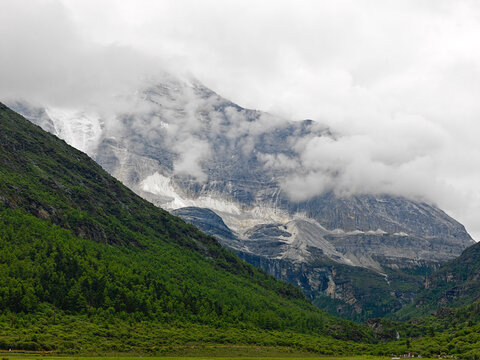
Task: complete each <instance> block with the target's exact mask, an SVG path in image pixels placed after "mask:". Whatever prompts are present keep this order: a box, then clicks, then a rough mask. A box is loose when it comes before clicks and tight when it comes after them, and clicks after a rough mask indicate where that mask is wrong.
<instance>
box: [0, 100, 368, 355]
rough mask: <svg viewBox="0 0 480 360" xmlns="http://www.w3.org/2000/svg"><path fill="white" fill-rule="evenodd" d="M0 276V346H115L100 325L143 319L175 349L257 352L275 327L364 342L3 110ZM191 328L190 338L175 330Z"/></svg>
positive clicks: (135, 337) (145, 338)
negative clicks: (233, 347) (235, 346)
mask: <svg viewBox="0 0 480 360" xmlns="http://www.w3.org/2000/svg"><path fill="white" fill-rule="evenodd" d="M0 275H1V276H0V309H1V311H2V312H1V314H0V321H1V323H2V329H3V330H2V332H1V333H0V341H1V343H0V344H1V345H2V347H9V346H13V347H24V348H25V347H28V348H32V349H41V348H47V349H48V348H55V347H57V348H61V349H63V350H65V349H77V350H79V349H80V348H81V347H83V346H88V347H89V348H90V349H92V348H93V349H95V348H109V349H112V343H115V346H117V344H118V343H122V340H121V338H119V337H117V335H115V334H117V333H115V334H112V333H111V331H107V332H106V333H105V332H104V331H106V330H98V329H96V328H95V326H97V325H98V326H106V327H107V328H108V324H112V325H113V324H114V323H115V324H116V326H117V325H118V326H120V327H130V328H132V326H133V327H135V326H137V325H133V323H136V322H138V321H142V320H148V321H149V323H150V325H149V326H150V327H152V326H153V327H154V329H153V330H152V332H151V333H152V334H155V332H158V331H160V329H163V328H165V326H167V325H168V327H169V334H170V336H172V337H174V338H175V339H176V341H178V342H180V343H182V342H183V343H186V342H194V343H195V342H196V343H202V342H207V343H208V342H210V343H212V342H213V343H215V342H225V341H226V342H235V341H238V342H241V343H259V344H260V343H261V341H260V340H259V338H258V337H257V334H258V332H263V331H270V330H276V331H278V334H277V335H275V336H273V335H268V333H265V336H266V338H265V339H266V342H268V343H271V344H275V342H276V341H278V342H281V341H287V343H285V345H292V344H293V343H294V342H295V341H297V340H298V341H300V342H302V341H303V343H304V344H306V343H307V341H306V340H305V339H306V338H303V339H304V340H299V339H302V336H307V335H305V334H310V335H312V336H313V335H315V336H317V337H316V338H313V340H312V341H314V343H316V344H317V345H315V346H317V347H318V348H320V347H321V344H323V343H325V344H326V343H329V344H330V345H332V344H334V341H333V339H330V340H329V339H328V338H325V337H318V336H319V335H333V336H335V337H338V338H345V339H357V340H361V339H368V338H369V335H368V332H366V331H365V330H364V329H363V328H361V327H359V326H356V325H353V324H351V323H348V322H342V321H340V320H336V319H334V318H332V317H329V316H328V315H326V314H324V313H322V312H321V311H319V310H318V309H316V308H315V307H313V306H312V305H310V304H309V302H308V301H307V300H306V299H305V298H304V297H303V295H302V294H301V292H300V291H299V290H297V289H296V288H294V287H292V286H291V285H287V284H285V283H281V282H278V281H276V280H274V279H273V278H272V277H270V276H268V275H267V274H265V273H264V272H262V271H260V270H258V269H256V268H254V267H252V266H251V265H248V264H246V263H244V262H242V261H241V260H239V259H238V258H237V257H235V256H234V255H233V254H232V253H231V252H229V251H227V250H225V249H223V248H222V247H221V246H220V245H219V244H218V242H217V241H216V240H215V239H214V238H212V237H210V236H207V235H205V234H203V233H201V232H200V231H198V230H197V229H196V228H194V227H193V226H191V225H188V224H186V223H184V222H183V221H182V220H180V219H179V218H177V217H174V216H172V215H170V214H169V213H168V212H166V211H164V210H161V209H159V208H157V207H155V206H154V205H152V204H150V203H148V202H147V201H145V200H143V199H141V198H140V197H138V196H137V195H135V194H134V193H133V192H131V191H130V190H129V189H128V188H126V187H125V186H123V185H122V184H121V183H120V182H119V181H117V180H115V179H114V178H113V177H111V176H110V175H108V174H107V173H106V172H105V171H104V170H103V169H102V168H101V167H100V166H98V165H97V164H96V163H95V162H93V161H92V160H91V159H90V158H89V157H88V156H87V155H86V154H84V153H82V152H80V151H78V150H76V149H74V148H72V147H70V146H69V145H67V144H66V143H65V142H64V141H62V140H60V139H58V138H57V137H55V136H52V135H50V134H48V133H45V132H44V131H43V130H41V129H40V128H39V127H37V126H35V125H32V124H31V123H30V122H28V121H26V120H25V119H24V118H22V117H21V116H19V115H18V114H16V113H14V112H13V111H11V110H9V109H8V108H7V107H5V106H4V105H3V104H0ZM15 314H16V315H15ZM189 324H191V326H192V329H193V330H192V332H185V330H178V329H185V328H188V327H189V326H190V325H189ZM32 326H33V327H34V328H33V329H32ZM71 326H73V328H71ZM202 327H203V330H201V329H202ZM198 328H200V330H195V329H198ZM26 329H29V330H28V331H27V330H26ZM55 329H56V330H55ZM59 329H61V331H62V333H61V336H60V335H59V333H58V331H59ZM68 329H71V331H73V333H74V334H75V337H76V338H74V339H72V338H71V335H68V331H69V330H68ZM176 329H177V330H176ZM216 329H217V330H216ZM225 329H228V331H229V332H230V335H229V337H227V339H226V338H225V337H224V336H223V335H222V333H223V332H224V331H226V330H225ZM92 331H93V332H92ZM122 331H123V330H122ZM122 331H120V332H118V334H121V333H122ZM162 331H163V330H162ZM196 331H197V332H196ZM202 331H203V332H204V333H205V334H209V335H208V339H204V337H202V336H200V335H199V334H200V333H202ZM287 332H288V334H287ZM293 333H296V334H298V336H297V335H295V336H292V334H293ZM195 334H197V335H195ZM232 334H233V335H232ZM282 334H284V335H282ZM302 334H304V335H302ZM118 336H120V335H118ZM121 336H123V335H121ZM129 336H130V337H131V338H130V340H129V342H128V343H129V344H132V343H134V342H141V344H142V345H141V346H140V345H139V346H140V348H141V350H142V351H145V348H144V347H145V346H146V347H150V346H152V345H154V344H165V343H168V341H169V339H168V338H164V339H163V340H159V339H157V340H153V338H151V337H150V336H154V335H148V332H146V330H142V331H139V332H138V334H136V333H133V334H130V335H129ZM63 337H64V338H63ZM100 338H101V339H102V340H101V343H100V342H99V341H100ZM289 338H290V340H288V339H289ZM202 339H203V340H202ZM275 339H277V340H275ZM309 339H312V337H310V338H309ZM322 339H324V340H322ZM322 341H323V342H322ZM123 345H124V346H125V343H124V344H123ZM132 346H133V345H132ZM142 346H143V347H142ZM352 346H353V345H352ZM347 347H348V346H347ZM117 350H118V349H117ZM121 350H131V348H130V347H129V346H127V347H126V348H125V347H123V348H122V349H121Z"/></svg>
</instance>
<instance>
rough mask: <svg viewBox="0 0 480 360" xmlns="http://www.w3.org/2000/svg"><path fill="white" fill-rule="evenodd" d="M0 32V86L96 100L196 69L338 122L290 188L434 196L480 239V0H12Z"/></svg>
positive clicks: (307, 153) (236, 88)
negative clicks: (161, 72) (160, 73)
mask: <svg viewBox="0 0 480 360" xmlns="http://www.w3.org/2000/svg"><path fill="white" fill-rule="evenodd" d="M0 34H2V35H1V36H0V46H1V48H2V51H1V52H0V63H1V64H2V66H1V67H0V76H1V78H2V82H1V83H0V97H5V96H6V95H12V96H18V95H22V96H23V97H27V98H31V97H37V98H39V99H38V100H39V101H40V100H43V101H44V100H48V101H50V102H58V103H70V102H72V101H75V102H82V103H88V102H89V101H91V99H97V100H98V98H103V97H105V94H106V93H108V91H107V90H109V89H113V88H115V89H119V88H129V87H130V86H131V84H132V83H135V81H137V79H138V78H139V77H142V76H144V75H145V74H150V73H151V72H153V71H155V69H156V67H157V66H158V65H159V64H160V67H165V66H168V67H169V68H170V69H172V68H177V69H184V68H186V69H188V70H190V71H191V72H192V73H193V74H195V76H197V77H198V78H199V79H200V80H201V81H202V82H204V83H205V84H206V85H207V86H209V87H211V88H213V89H214V90H215V91H217V92H218V93H220V94H221V95H223V96H225V97H227V98H229V99H231V100H233V101H234V102H237V103H239V104H240V105H242V106H245V107H249V108H256V109H261V110H267V111H270V112H271V113H274V114H280V115H281V116H283V117H284V118H293V119H303V118H312V119H316V120H320V121H322V122H324V123H326V124H328V125H329V126H330V127H331V128H333V129H334V131H335V132H336V133H338V134H341V136H339V137H338V141H336V142H324V141H322V140H319V139H315V138H312V139H309V141H307V142H305V143H303V144H298V147H297V151H298V152H299V154H300V159H301V162H300V164H297V165H298V166H301V167H303V170H302V171H304V173H302V176H297V177H295V176H293V175H292V177H291V178H290V179H289V188H291V189H295V188H298V189H302V192H305V189H306V188H308V189H310V190H311V193H316V192H319V191H322V190H324V189H326V188H333V189H335V190H336V191H337V192H339V193H344V192H347V193H348V192H352V191H380V189H385V191H391V192H394V193H399V194H403V195H407V196H415V197H425V198H428V199H430V201H433V202H436V203H438V204H439V205H440V206H441V207H443V208H444V209H446V210H447V211H448V212H449V213H450V214H452V215H453V216H455V217H456V218H457V219H459V220H460V221H461V222H463V223H465V224H466V225H467V228H468V230H469V231H470V232H471V233H472V234H473V235H474V236H475V237H476V238H477V239H480V221H479V220H478V219H480V191H479V190H478V182H479V180H480V169H479V167H478V163H479V161H480V141H478V138H479V136H480V125H479V124H480V122H479V119H480V101H478V96H479V94H480V46H479V45H480V36H479V35H478V34H480V3H478V2H477V1H474V0H458V1H451V0H427V1H421V2H420V1H414V0H407V1H393V0H386V1H373V0H360V1H358V0H336V1H333V0H332V1H327V0H320V1H318V0H303V1H285V0H276V1H273V0H272V1H261V2H258V1H253V0H230V1H222V0H217V1H215V0H203V1H196V0H175V1H154V0H122V1H121V2H119V1H116V0H82V1H76V0H58V1H47V0H38V1H36V2H31V1H26V0H15V1H3V2H2V12H1V13H0ZM140 54H142V55H140ZM153 59H155V60H153ZM156 59H162V60H161V62H160V60H158V61H159V62H158V63H157V60H156ZM72 99H73V100H72ZM105 102H106V103H109V102H112V100H111V99H108V97H107V98H106V99H105ZM233 115H235V114H233ZM239 116H241V114H239ZM266 123H268V121H267V122H265V124H266ZM188 126H192V127H194V126H195V122H192V123H188ZM243 130H244V129H242V128H241V127H239V128H238V131H243ZM178 139H179V140H180V141H182V139H181V138H178ZM248 146H249V144H245V147H246V149H248ZM198 147H199V149H200V152H199V153H200V154H202V156H207V155H208V150H206V149H207V147H206V146H204V145H202V142H201V139H200V142H199V145H198ZM202 156H200V157H198V158H195V157H189V156H187V155H185V157H184V161H185V164H187V163H188V164H190V165H191V166H195V165H194V164H193V163H194V162H195V161H197V163H198V161H201V159H202ZM266 160H268V164H269V166H279V164H280V165H281V164H283V165H285V166H287V167H290V168H292V166H293V165H292V163H291V160H290V159H272V158H270V159H266ZM190 165H189V166H190ZM182 166H183V165H182V163H180V164H177V167H178V168H179V169H180V168H182ZM198 175H199V176H200V177H201V173H198ZM305 184H307V185H308V186H304V185H305ZM382 191H383V190H382ZM297 195H298V196H300V197H301V194H300V192H298V194H297ZM304 196H307V194H306V193H305V194H304Z"/></svg>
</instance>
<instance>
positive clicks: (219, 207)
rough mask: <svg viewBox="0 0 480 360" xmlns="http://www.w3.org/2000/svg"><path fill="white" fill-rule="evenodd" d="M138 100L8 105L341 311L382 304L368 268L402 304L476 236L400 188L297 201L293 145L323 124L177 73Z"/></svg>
mask: <svg viewBox="0 0 480 360" xmlns="http://www.w3.org/2000/svg"><path fill="white" fill-rule="evenodd" d="M135 104H136V105H135V107H133V108H131V109H130V110H129V111H119V112H117V113H116V114H115V115H114V116H111V114H110V115H109V118H106V117H105V116H103V115H102V114H101V113H100V112H99V113H92V112H91V111H90V112H89V113H87V112H84V111H82V110H75V111H72V110H68V111H66V110H64V109H63V110H62V109H48V108H46V109H44V108H36V107H32V106H29V105H28V104H26V103H17V104H10V105H12V106H13V107H14V109H15V110H17V111H19V112H20V113H22V114H23V115H25V116H26V117H27V118H29V119H31V121H33V122H35V123H37V124H39V125H40V126H42V127H44V129H46V130H48V131H51V132H53V133H55V134H57V135H59V136H60V137H63V138H64V139H65V140H66V141H67V142H69V143H70V144H72V145H74V146H76V147H78V148H80V149H81V150H83V151H86V152H87V153H88V154H89V155H91V156H92V157H93V158H94V159H95V160H96V161H97V162H98V163H99V164H101V165H102V166H103V167H104V168H105V169H106V170H107V171H109V172H110V173H111V174H112V175H114V176H115V177H117V178H118V179H119V180H121V181H122V182H123V183H124V184H126V185H127V186H129V187H130V188H131V189H133V190H134V191H135V192H137V193H138V194H140V195H141V196H143V197H144V198H146V199H147V200H150V201H151V202H153V203H155V204H157V205H159V206H161V207H164V208H166V209H169V210H175V213H176V214H178V215H180V216H182V217H183V218H184V219H186V220H187V221H190V222H192V223H194V224H195V225H197V226H199V227H200V228H201V229H203V230H204V231H206V232H208V233H211V234H212V235H214V236H217V237H218V238H219V239H220V240H221V241H222V243H223V244H224V245H225V246H228V247H230V248H232V249H234V250H235V251H236V252H237V253H238V254H240V255H241V256H242V257H243V258H244V259H245V260H247V261H249V262H251V263H253V264H255V265H257V266H260V267H262V268H264V269H265V270H266V271H268V272H269V273H271V274H274V275H275V276H277V277H278V278H281V279H284V280H287V281H289V282H292V283H295V284H297V285H299V286H301V287H302V288H303V289H304V291H305V292H306V293H307V294H309V296H311V298H312V299H320V298H322V299H327V300H328V301H330V300H332V301H333V302H334V303H335V304H336V305H335V306H333V305H332V303H329V304H327V305H328V306H327V305H325V306H327V307H329V306H331V307H332V309H333V308H335V310H332V311H337V308H338V309H340V308H342V306H344V307H347V308H348V309H349V310H348V311H347V312H348V313H349V314H350V313H365V314H367V312H368V311H369V310H368V308H369V306H370V305H367V303H368V304H370V303H372V304H373V303H374V302H375V301H374V300H373V298H374V297H373V296H370V295H368V296H370V298H369V299H367V300H365V299H366V298H365V294H364V295H361V294H362V291H361V288H362V286H363V285H365V284H362V283H361V281H357V280H356V278H355V276H357V275H356V274H360V273H361V274H362V276H363V277H365V276H366V277H367V278H369V279H370V280H371V282H372V284H375V285H374V286H373V288H375V287H376V288H377V289H380V288H382V289H383V290H381V292H382V294H388V296H387V295H385V296H387V297H388V299H389V301H390V300H391V305H389V309H386V310H385V311H391V310H392V309H393V308H397V307H399V306H402V304H404V303H406V302H408V301H410V298H411V296H410V293H411V292H414V291H416V290H415V289H414V288H418V286H419V285H418V284H419V283H420V282H421V281H423V280H421V279H420V278H421V276H420V275H421V274H422V272H425V271H427V270H425V269H427V268H429V269H431V268H434V267H437V266H438V265H439V264H440V263H442V262H445V261H447V260H449V259H452V258H454V257H455V256H458V255H459V254H460V253H461V252H462V251H463V249H465V248H466V247H467V246H468V245H471V244H472V243H473V240H472V239H471V237H470V236H469V235H468V233H467V232H466V231H465V229H464V227H463V226H462V225H461V224H459V223H458V222H456V221H455V220H454V219H452V218H450V217H449V216H447V215H446V214H445V213H444V212H442V211H441V210H440V209H438V208H436V207H434V206H432V205H429V204H426V203H421V202H416V201H413V200H409V199H405V198H401V197H394V196H390V195H388V194H381V195H378V194H377V195H368V194H360V195H352V196H348V197H340V196H337V195H335V194H334V193H333V192H326V193H324V194H322V195H319V196H314V197H311V198H308V199H306V200H298V201H296V200H293V199H292V196H291V194H288V192H287V191H286V188H285V184H286V179H288V177H289V176H291V175H292V174H294V173H298V172H301V171H302V170H301V166H299V163H300V162H299V161H298V157H299V154H298V152H297V150H296V147H295V144H297V143H299V142H301V141H306V140H308V139H311V138H315V137H329V138H331V139H332V140H333V141H334V140H335V136H336V135H335V134H332V133H331V132H330V131H329V129H328V128H326V127H324V126H322V125H321V124H318V123H316V122H314V121H310V120H306V121H298V122H291V121H286V120H284V119H280V118H277V117H274V116H271V115H269V114H266V113H262V112H259V111H255V110H248V109H243V108H241V107H239V106H237V105H235V104H233V103H231V102H230V101H228V100H225V99H223V98H222V97H220V96H218V95H217V94H215V93H214V92H212V91H210V90H209V89H207V88H205V87H204V86H202V85H201V84H199V83H197V82H187V81H181V80H178V79H176V78H173V77H167V78H165V79H164V80H163V81H162V82H161V83H160V84H151V85H147V86H145V88H144V89H141V91H139V92H138V94H137V97H136V99H135ZM182 208H187V209H182ZM194 208H206V209H210V212H208V211H207V210H198V209H194ZM178 209H179V210H178ZM352 269H353V270H352ZM366 274H367V275H366ZM386 277H387V278H386ZM388 277H393V278H395V277H399V278H402V277H403V279H407V280H406V281H407V283H409V281H410V284H412V286H411V287H410V288H409V287H408V286H407V288H408V289H405V287H403V288H402V287H401V286H400V285H399V286H400V288H402V290H399V289H397V288H394V287H393V283H394V282H392V281H390V280H388ZM412 277H413V278H412ZM372 279H373V280H372ZM412 279H413V280H412ZM370 280H369V281H370ZM373 288H372V289H373ZM372 291H373V290H372ZM368 296H367V297H368ZM382 296H383V295H382ZM362 299H363V300H362ZM327 300H325V301H327ZM377 300H378V299H377ZM322 301H323V300H322ZM325 301H323V302H325ZM377 302H378V301H377ZM319 303H321V301H320V302H319ZM387 307H388V306H387ZM339 311H343V310H339ZM365 316H366V315H365Z"/></svg>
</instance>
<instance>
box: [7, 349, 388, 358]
mask: <svg viewBox="0 0 480 360" xmlns="http://www.w3.org/2000/svg"><path fill="white" fill-rule="evenodd" d="M285 350H286V349H280V348H269V347H264V348H259V347H244V346H225V347H221V346H216V347H212V348H210V349H207V348H203V349H201V351H200V349H191V348H190V349H188V348H183V349H178V355H166V356H155V357H148V359H149V360H207V359H215V360H227V359H242V360H253V359H255V360H262V359H265V360H277V359H281V360H284V359H296V360H297V359H298V360H301V359H309V360H389V359H390V357H381V356H370V355H357V356H318V355H316V354H313V353H303V352H291V351H285ZM0 356H1V358H2V360H5V359H8V360H48V359H67V360H117V359H121V360H140V359H143V358H144V357H142V356H128V355H118V356H113V355H109V356H84V357H78V356H57V355H53V354H50V355H45V354H40V353H38V354H34V353H30V354H28V355H27V354H12V353H8V352H6V353H3V352H0Z"/></svg>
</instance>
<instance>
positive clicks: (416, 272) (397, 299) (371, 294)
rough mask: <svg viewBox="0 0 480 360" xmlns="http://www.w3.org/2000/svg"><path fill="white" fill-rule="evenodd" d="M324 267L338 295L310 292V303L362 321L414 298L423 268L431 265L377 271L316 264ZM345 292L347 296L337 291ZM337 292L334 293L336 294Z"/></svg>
mask: <svg viewBox="0 0 480 360" xmlns="http://www.w3.org/2000/svg"><path fill="white" fill-rule="evenodd" d="M316 267H317V268H325V267H328V268H329V269H331V270H330V273H331V274H334V276H332V278H333V280H334V282H335V284H336V287H339V288H340V289H341V290H340V291H338V292H339V293H340V296H339V297H337V298H336V299H332V297H330V296H327V295H318V293H317V294H313V296H312V297H313V298H314V300H313V303H314V304H315V305H317V306H318V307H319V308H320V309H323V310H325V311H327V312H329V313H330V314H335V315H337V316H340V317H343V318H346V319H352V320H354V321H358V322H364V321H366V320H367V319H371V318H378V317H383V316H386V315H388V314H392V313H394V312H395V311H398V310H400V309H401V308H402V307H404V306H405V305H406V304H409V303H411V302H412V301H414V299H415V296H416V295H417V294H418V293H419V292H420V291H421V290H422V289H423V283H424V279H425V276H424V275H423V273H424V272H426V271H432V269H431V268H425V267H424V268H420V267H418V268H412V269H390V268H386V269H385V270H384V271H385V274H384V275H382V274H379V273H378V272H375V271H373V270H370V269H366V268H360V267H352V266H347V265H341V264H332V262H330V264H329V265H323V266H322V265H316ZM343 294H347V295H348V298H346V297H342V296H341V295H343ZM337 296H338V295H337Z"/></svg>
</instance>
